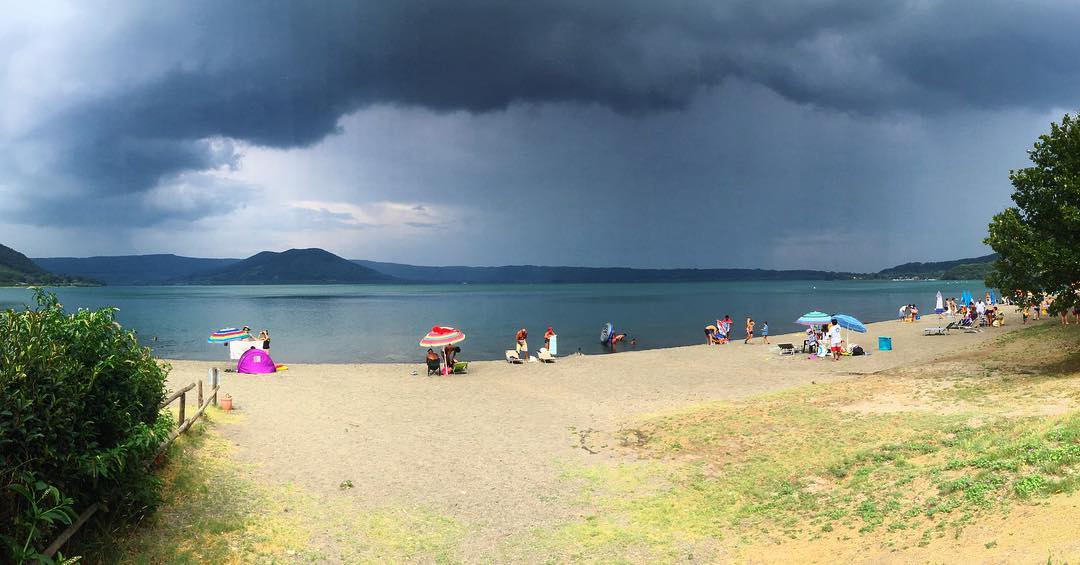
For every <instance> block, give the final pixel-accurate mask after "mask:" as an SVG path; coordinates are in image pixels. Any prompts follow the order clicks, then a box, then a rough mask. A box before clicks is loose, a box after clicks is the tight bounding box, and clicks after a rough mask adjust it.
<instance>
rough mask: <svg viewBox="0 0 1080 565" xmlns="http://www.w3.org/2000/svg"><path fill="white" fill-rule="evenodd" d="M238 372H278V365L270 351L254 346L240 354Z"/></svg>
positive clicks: (237, 365) (237, 364) (237, 363)
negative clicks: (271, 356) (275, 363)
mask: <svg viewBox="0 0 1080 565" xmlns="http://www.w3.org/2000/svg"><path fill="white" fill-rule="evenodd" d="M236 372H237V373H252V374H264V373H276V372H277V366H275V365H274V360H273V359H271V358H270V354H269V353H267V352H266V351H264V350H262V349H258V348H255V347H252V348H251V349H248V350H247V351H245V352H244V354H243V355H241V356H240V360H239V361H237V362H236Z"/></svg>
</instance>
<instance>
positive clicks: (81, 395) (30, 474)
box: [0, 291, 172, 562]
mask: <svg viewBox="0 0 1080 565" xmlns="http://www.w3.org/2000/svg"><path fill="white" fill-rule="evenodd" d="M36 299H37V303H38V307H37V309H36V310H32V309H27V310H24V311H15V310H8V311H5V312H3V313H2V314H0V562H8V561H15V562H20V561H26V560H38V559H41V556H40V555H39V553H38V552H39V551H40V550H43V549H44V547H45V546H46V545H47V544H48V543H50V542H51V540H52V538H53V537H54V536H55V535H56V534H57V533H59V530H60V528H61V527H62V526H63V525H64V524H67V523H70V521H71V519H72V517H73V516H74V513H75V512H76V511H81V510H82V509H84V508H86V507H88V506H90V505H91V504H93V503H95V502H102V503H103V504H104V505H105V507H106V508H107V509H108V510H109V511H110V512H112V513H114V514H115V515H116V516H138V515H141V514H144V513H146V512H149V511H152V510H153V508H154V507H155V506H156V505H157V503H158V501H159V490H160V482H159V481H158V479H156V478H155V477H154V476H153V474H151V472H150V470H149V469H148V467H147V465H146V463H147V462H148V459H149V458H150V457H152V456H153V454H154V452H155V451H156V449H157V447H158V445H160V444H161V442H162V441H163V440H164V439H165V438H166V437H167V435H168V434H169V432H170V430H171V427H172V421H171V418H170V417H169V416H168V414H167V413H166V412H163V411H162V410H160V409H159V405H160V404H161V401H162V400H163V399H164V396H165V377H166V375H167V372H168V369H167V367H166V366H163V365H159V364H158V362H157V361H155V360H154V358H153V357H152V356H151V354H150V350H149V349H147V348H145V347H140V346H139V344H138V342H137V341H136V339H135V334H134V333H133V332H130V331H124V330H123V329H122V328H121V327H120V325H119V324H118V323H116V320H115V312H116V311H115V309H111V308H106V309H102V310H97V311H92V310H79V311H78V312H77V313H75V314H67V313H65V312H64V310H63V307H62V306H61V305H60V304H59V303H58V302H57V300H56V297H55V296H54V295H52V294H48V293H45V292H43V291H37V293H36Z"/></svg>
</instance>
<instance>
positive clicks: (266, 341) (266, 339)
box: [242, 326, 270, 350]
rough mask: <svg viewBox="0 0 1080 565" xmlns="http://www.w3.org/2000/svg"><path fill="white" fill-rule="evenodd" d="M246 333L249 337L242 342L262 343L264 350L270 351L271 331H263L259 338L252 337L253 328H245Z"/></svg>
mask: <svg viewBox="0 0 1080 565" xmlns="http://www.w3.org/2000/svg"><path fill="white" fill-rule="evenodd" d="M244 333H245V334H247V337H246V338H244V339H243V340H242V341H261V342H262V348H263V349H266V350H269V349H270V330H263V331H261V332H259V337H253V336H252V335H251V327H249V326H244Z"/></svg>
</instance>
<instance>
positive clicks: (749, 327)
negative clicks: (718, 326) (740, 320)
mask: <svg viewBox="0 0 1080 565" xmlns="http://www.w3.org/2000/svg"><path fill="white" fill-rule="evenodd" d="M752 341H754V319H753V318H749V317H748V318H746V339H744V340H743V343H750V342H752Z"/></svg>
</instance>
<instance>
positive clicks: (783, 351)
mask: <svg viewBox="0 0 1080 565" xmlns="http://www.w3.org/2000/svg"><path fill="white" fill-rule="evenodd" d="M776 347H778V348H779V349H780V355H791V356H792V357H794V356H795V345H794V344H791V343H778V344H776Z"/></svg>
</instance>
